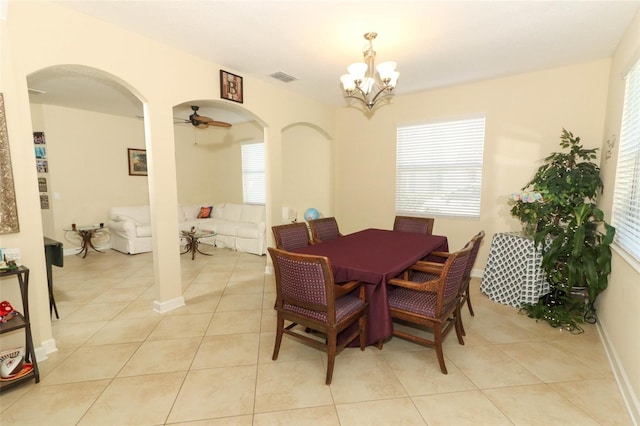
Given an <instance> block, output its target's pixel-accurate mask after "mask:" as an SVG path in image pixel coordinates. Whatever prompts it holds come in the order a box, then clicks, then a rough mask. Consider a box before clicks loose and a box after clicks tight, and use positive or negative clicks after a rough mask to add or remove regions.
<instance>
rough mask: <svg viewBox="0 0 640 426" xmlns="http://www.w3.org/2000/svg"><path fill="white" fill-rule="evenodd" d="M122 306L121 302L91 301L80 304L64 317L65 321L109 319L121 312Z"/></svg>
mask: <svg viewBox="0 0 640 426" xmlns="http://www.w3.org/2000/svg"><path fill="white" fill-rule="evenodd" d="M56 305H57V304H56ZM124 307H125V306H124V305H123V304H122V303H91V304H88V305H82V306H80V307H79V308H78V309H76V310H75V311H74V312H73V313H71V314H70V315H67V316H65V318H64V319H65V321H66V322H94V321H110V320H112V319H114V318H115V317H116V315H118V314H119V313H120V312H122V310H123V309H124Z"/></svg>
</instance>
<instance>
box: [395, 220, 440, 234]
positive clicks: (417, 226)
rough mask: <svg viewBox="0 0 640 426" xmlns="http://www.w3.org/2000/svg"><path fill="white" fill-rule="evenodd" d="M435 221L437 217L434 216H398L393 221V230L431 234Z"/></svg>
mask: <svg viewBox="0 0 640 426" xmlns="http://www.w3.org/2000/svg"><path fill="white" fill-rule="evenodd" d="M434 221H435V219H434V218H432V217H413V216H396V219H395V221H394V222H393V230H394V231H400V232H413V233H414V234H425V235H431V234H432V233H433V223H434Z"/></svg>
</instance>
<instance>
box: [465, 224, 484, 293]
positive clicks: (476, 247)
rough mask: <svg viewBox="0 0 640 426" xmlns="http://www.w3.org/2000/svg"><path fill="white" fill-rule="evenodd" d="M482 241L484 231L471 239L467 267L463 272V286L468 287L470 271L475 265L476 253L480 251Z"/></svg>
mask: <svg viewBox="0 0 640 426" xmlns="http://www.w3.org/2000/svg"><path fill="white" fill-rule="evenodd" d="M483 239H484V231H480V232H478V233H477V234H476V235H474V236H473V238H471V241H470V242H471V243H473V248H472V249H471V253H469V259H468V260H467V266H466V267H465V270H464V276H463V277H462V279H463V285H465V284H466V285H469V280H470V279H471V270H472V269H473V264H474V263H476V257H478V251H479V250H480V245H481V244H482V240H483Z"/></svg>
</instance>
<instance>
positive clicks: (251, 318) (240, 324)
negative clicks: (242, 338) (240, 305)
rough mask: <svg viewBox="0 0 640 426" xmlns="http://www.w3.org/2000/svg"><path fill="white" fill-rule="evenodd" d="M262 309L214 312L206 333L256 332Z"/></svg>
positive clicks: (258, 328)
mask: <svg viewBox="0 0 640 426" xmlns="http://www.w3.org/2000/svg"><path fill="white" fill-rule="evenodd" d="M261 318H262V311H235V312H234V311H232V312H216V313H215V314H213V319H212V320H211V323H210V324H209V328H208V329H207V332H206V335H207V336H211V335H217V334H237V333H258V332H260V321H261Z"/></svg>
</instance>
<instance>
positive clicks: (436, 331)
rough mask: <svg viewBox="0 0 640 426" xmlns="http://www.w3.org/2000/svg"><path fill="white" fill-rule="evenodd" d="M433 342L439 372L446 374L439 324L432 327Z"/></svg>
mask: <svg viewBox="0 0 640 426" xmlns="http://www.w3.org/2000/svg"><path fill="white" fill-rule="evenodd" d="M433 340H434V342H435V346H436V355H437V356H438V363H439V364H440V371H442V374H448V372H447V367H446V365H444V353H443V352H442V330H441V325H440V324H436V325H435V326H434V327H433Z"/></svg>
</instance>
